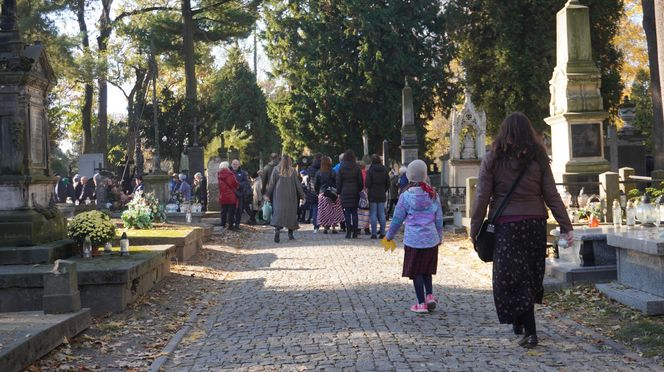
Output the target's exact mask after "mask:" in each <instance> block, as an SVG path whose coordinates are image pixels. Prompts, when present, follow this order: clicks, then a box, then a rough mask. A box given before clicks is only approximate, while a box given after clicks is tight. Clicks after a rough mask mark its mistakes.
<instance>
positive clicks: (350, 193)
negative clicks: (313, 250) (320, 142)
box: [337, 150, 364, 239]
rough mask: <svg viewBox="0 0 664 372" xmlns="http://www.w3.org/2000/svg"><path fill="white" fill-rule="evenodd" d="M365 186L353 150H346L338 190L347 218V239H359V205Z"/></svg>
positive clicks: (338, 177)
mask: <svg viewBox="0 0 664 372" xmlns="http://www.w3.org/2000/svg"><path fill="white" fill-rule="evenodd" d="M363 188H364V182H362V172H361V171H360V167H358V166H357V161H356V159H355V153H354V152H353V150H346V152H345V153H344V160H343V161H342V162H341V166H340V167H339V174H338V175H337V192H338V194H339V195H340V196H341V205H342V206H343V207H344V219H345V220H346V239H350V238H351V237H352V238H353V239H357V227H358V220H357V207H358V205H359V204H360V191H362V189H363Z"/></svg>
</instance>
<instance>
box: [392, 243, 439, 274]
mask: <svg viewBox="0 0 664 372" xmlns="http://www.w3.org/2000/svg"><path fill="white" fill-rule="evenodd" d="M403 248H404V254H403V273H402V274H401V276H403V277H408V278H410V279H413V278H414V277H415V275H435V274H436V270H437V269H438V246H435V247H431V248H411V247H409V246H404V247H403Z"/></svg>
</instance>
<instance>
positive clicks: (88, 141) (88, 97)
mask: <svg viewBox="0 0 664 372" xmlns="http://www.w3.org/2000/svg"><path fill="white" fill-rule="evenodd" d="M76 18H77V19H78V27H79V29H80V31H81V35H82V38H83V39H82V41H81V42H82V45H83V53H85V54H90V39H89V37H88V26H87V24H86V23H85V0H78V2H77V3H76ZM86 75H87V76H86V77H85V79H86V82H85V95H84V96H83V99H84V101H83V107H82V108H81V120H82V127H83V148H82V151H83V153H84V154H89V153H91V152H92V95H93V93H94V87H93V86H92V80H89V81H88V79H91V78H92V71H89V70H88V71H86Z"/></svg>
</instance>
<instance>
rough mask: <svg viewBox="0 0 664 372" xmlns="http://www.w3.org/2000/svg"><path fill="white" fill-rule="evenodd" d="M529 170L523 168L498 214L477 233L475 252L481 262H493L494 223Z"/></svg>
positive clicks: (484, 223) (487, 221)
mask: <svg viewBox="0 0 664 372" xmlns="http://www.w3.org/2000/svg"><path fill="white" fill-rule="evenodd" d="M527 169H528V166H525V167H523V170H522V171H521V173H520V174H519V177H518V178H517V179H516V180H515V181H514V183H513V184H512V187H510V190H509V191H508V192H507V195H505V198H504V199H503V201H502V202H501V203H500V206H499V207H498V210H497V211H496V213H494V214H493V216H491V217H490V218H487V219H485V220H484V222H482V227H481V228H480V231H479V232H478V233H477V236H476V237H475V252H477V255H478V256H479V257H480V260H482V261H484V262H491V261H493V247H494V244H495V235H494V232H495V230H496V226H495V224H494V223H495V222H496V220H497V219H498V217H500V215H501V214H502V213H503V210H504V209H505V207H506V206H507V202H508V201H509V200H510V197H511V196H512V193H513V192H514V189H516V186H517V185H518V184H519V181H521V179H522V178H523V175H524V174H526V170H527Z"/></svg>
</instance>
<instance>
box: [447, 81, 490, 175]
mask: <svg viewBox="0 0 664 372" xmlns="http://www.w3.org/2000/svg"><path fill="white" fill-rule="evenodd" d="M450 122H451V123H452V130H451V133H450V160H449V163H450V166H449V168H450V169H449V173H450V175H449V177H450V186H452V187H465V186H466V178H468V177H477V176H478V175H479V171H480V163H481V161H482V158H483V157H484V153H485V152H486V113H485V112H484V111H479V110H477V108H475V104H474V103H473V101H472V97H471V94H470V92H469V91H468V90H466V91H465V99H464V103H463V107H462V108H461V110H460V111H457V110H455V109H452V114H451V116H450ZM464 130H466V132H465V135H463V136H462V133H463V132H464Z"/></svg>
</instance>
